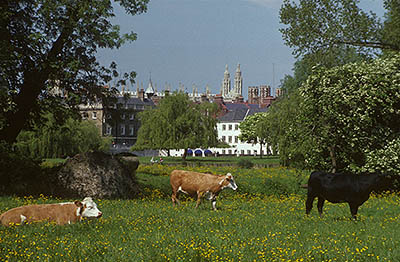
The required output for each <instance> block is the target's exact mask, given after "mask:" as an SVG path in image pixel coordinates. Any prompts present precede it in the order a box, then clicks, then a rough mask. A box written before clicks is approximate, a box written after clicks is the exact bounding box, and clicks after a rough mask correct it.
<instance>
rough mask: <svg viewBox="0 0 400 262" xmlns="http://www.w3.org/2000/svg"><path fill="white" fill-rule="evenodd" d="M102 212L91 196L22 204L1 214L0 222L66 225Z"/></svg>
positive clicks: (9, 223)
mask: <svg viewBox="0 0 400 262" xmlns="http://www.w3.org/2000/svg"><path fill="white" fill-rule="evenodd" d="M101 216H102V212H101V211H100V210H99V209H98V208H97V205H96V203H95V202H94V201H93V200H92V198H91V197H86V198H85V199H83V201H78V200H77V201H75V202H67V203H57V204H41V205H28V206H20V207H16V208H13V209H10V210H8V211H6V212H5V213H3V214H2V215H0V223H1V224H2V225H4V226H11V225H22V224H28V223H32V222H42V221H48V222H54V223H56V224H57V225H65V224H71V223H75V222H78V221H80V220H82V218H83V217H86V218H100V217H101Z"/></svg>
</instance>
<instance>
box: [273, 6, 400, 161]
mask: <svg viewBox="0 0 400 262" xmlns="http://www.w3.org/2000/svg"><path fill="white" fill-rule="evenodd" d="M358 4H359V1H357V0H326V1H325V0H312V1H311V0H299V1H289V0H285V1H284V3H283V5H282V7H281V10H280V19H281V23H282V24H284V25H286V27H285V28H282V29H281V30H280V31H281V32H282V35H283V38H284V40H285V43H286V45H288V46H289V47H291V48H293V54H294V55H295V57H296V58H298V59H299V60H298V61H297V62H296V63H295V66H294V75H293V76H286V77H285V78H284V80H283V82H282V85H281V89H282V90H283V92H284V95H283V96H282V97H280V98H279V99H278V101H277V102H276V103H274V104H273V106H272V107H271V108H270V110H269V113H270V115H271V117H273V118H274V119H275V121H274V126H273V127H272V129H271V131H272V134H274V136H273V140H274V142H275V143H277V144H278V146H279V154H280V158H281V161H282V163H283V164H285V165H295V166H299V167H305V164H306V165H308V167H310V163H311V162H312V163H314V164H315V163H320V164H321V163H325V166H324V167H325V168H326V167H327V166H329V167H330V168H332V166H338V165H342V164H339V163H334V162H335V161H336V160H337V161H341V160H342V159H338V158H337V157H335V155H337V148H336V149H335V148H334V147H332V144H331V146H329V145H327V144H326V147H325V148H324V150H321V147H319V146H318V145H317V144H316V143H317V141H316V140H315V139H314V136H315V134H316V133H315V132H313V130H310V129H308V128H307V123H308V122H307V121H306V120H307V119H305V115H306V114H305V112H303V110H308V109H306V108H305V107H303V105H304V96H300V95H299V88H300V87H301V86H302V85H303V84H305V83H306V80H307V79H308V77H309V76H310V75H311V74H313V67H315V66H316V65H318V66H319V68H320V67H321V66H322V67H325V68H327V69H329V68H334V67H337V66H345V65H346V64H348V63H355V62H361V61H372V58H373V57H375V56H374V55H375V54H377V53H382V52H380V51H383V53H384V54H391V53H393V52H394V53H396V52H398V51H399V50H400V48H399V47H400V45H399V41H398V39H400V30H399V27H398V23H397V24H396V21H399V18H400V12H399V11H400V2H399V1H396V0H385V1H383V4H384V7H385V8H386V10H387V13H386V15H385V19H386V20H385V21H384V22H383V23H382V22H381V20H380V19H379V18H378V17H377V16H376V15H375V14H373V13H366V12H364V11H362V10H361V9H360V8H359V7H358ZM315 86H316V85H313V87H315ZM328 87H329V85H326V86H325V88H328ZM344 88H345V87H344ZM338 94H339V93H337V95H338ZM331 101H333V100H331ZM314 102H315V101H314ZM327 102H329V101H328V100H327ZM319 116H321V115H320V114H319V113H316V115H315V117H317V118H318V117H319ZM314 120H315V119H314ZM320 127H321V128H322V126H320ZM314 131H315V130H314ZM318 150H319V151H318ZM317 151H318V152H317ZM311 156H313V157H314V159H313V160H312V161H311V162H310V159H311ZM338 157H339V156H338ZM317 158H318V159H317ZM339 158H340V157H339ZM327 159H330V161H328V162H326V160H327ZM306 160H307V161H308V162H307V161H306ZM342 166H343V165H342ZM320 167H321V165H320Z"/></svg>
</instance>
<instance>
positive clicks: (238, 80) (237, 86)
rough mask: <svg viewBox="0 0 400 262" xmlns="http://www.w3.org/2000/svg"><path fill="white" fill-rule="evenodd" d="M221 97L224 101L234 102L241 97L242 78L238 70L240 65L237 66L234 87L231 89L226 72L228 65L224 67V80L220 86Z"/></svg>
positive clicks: (227, 72)
mask: <svg viewBox="0 0 400 262" xmlns="http://www.w3.org/2000/svg"><path fill="white" fill-rule="evenodd" d="M221 95H222V97H223V98H224V100H225V101H234V100H235V99H236V98H237V97H243V77H242V71H241V70H240V64H238V66H237V69H236V72H235V79H234V86H233V88H231V77H230V74H229V71H228V65H226V66H225V72H224V79H223V80H222V85H221Z"/></svg>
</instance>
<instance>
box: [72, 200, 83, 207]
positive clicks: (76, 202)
mask: <svg viewBox="0 0 400 262" xmlns="http://www.w3.org/2000/svg"><path fill="white" fill-rule="evenodd" d="M74 203H75V205H76V206H77V207H83V204H82V202H81V201H78V200H76V201H75V202H74Z"/></svg>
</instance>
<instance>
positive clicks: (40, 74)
mask: <svg viewBox="0 0 400 262" xmlns="http://www.w3.org/2000/svg"><path fill="white" fill-rule="evenodd" d="M67 14H69V15H68V17H70V19H69V20H68V23H67V24H66V25H65V27H64V28H63V29H62V31H61V32H60V35H59V36H58V38H57V39H56V40H55V41H54V42H53V45H52V47H51V49H50V50H49V52H48V53H47V54H46V55H43V60H42V61H33V60H31V59H30V58H29V57H26V61H25V63H27V69H26V70H25V71H24V72H23V75H24V82H23V84H22V85H21V88H20V92H19V93H18V95H17V96H16V98H15V100H14V101H13V102H14V103H15V108H16V110H15V111H12V112H8V114H6V123H5V126H4V128H3V129H2V130H0V140H4V141H6V142H7V143H9V144H12V143H14V142H15V140H16V138H17V136H18V134H19V133H20V132H21V130H22V129H23V128H24V127H25V125H26V124H27V122H28V120H29V117H30V113H31V112H32V111H33V108H34V107H35V106H36V105H37V102H38V99H39V94H40V92H41V91H42V90H44V89H45V87H46V86H45V83H46V81H47V80H48V79H49V75H50V73H51V72H52V71H54V70H57V69H56V68H54V64H57V61H58V60H59V59H60V58H58V55H59V54H60V53H61V52H62V49H63V48H64V45H65V43H66V42H67V41H68V38H69V36H70V35H71V33H72V32H73V30H74V24H75V23H76V22H77V20H78V17H77V16H76V15H75V8H73V9H69V10H68V11H67Z"/></svg>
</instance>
